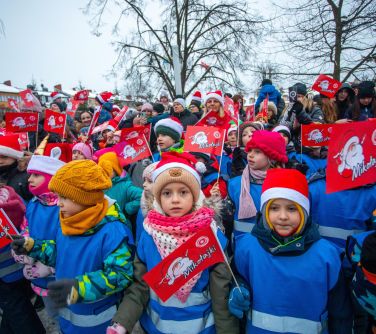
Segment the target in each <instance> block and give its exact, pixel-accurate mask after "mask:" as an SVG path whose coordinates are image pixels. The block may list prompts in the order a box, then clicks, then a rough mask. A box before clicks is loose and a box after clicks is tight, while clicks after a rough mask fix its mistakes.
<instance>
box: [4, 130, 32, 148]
mask: <svg viewBox="0 0 376 334" xmlns="http://www.w3.org/2000/svg"><path fill="white" fill-rule="evenodd" d="M6 135H18V142H19V143H20V146H21V150H28V149H29V134H28V133H27V132H18V133H14V132H9V131H7V130H6V129H5V128H0V136H6Z"/></svg>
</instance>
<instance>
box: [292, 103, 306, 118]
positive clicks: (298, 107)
mask: <svg viewBox="0 0 376 334" xmlns="http://www.w3.org/2000/svg"><path fill="white" fill-rule="evenodd" d="M303 108H304V107H303V104H302V103H301V102H299V101H296V102H295V103H294V104H293V106H292V108H291V110H292V112H293V113H295V115H296V116H298V115H300V113H301V112H302V111H303Z"/></svg>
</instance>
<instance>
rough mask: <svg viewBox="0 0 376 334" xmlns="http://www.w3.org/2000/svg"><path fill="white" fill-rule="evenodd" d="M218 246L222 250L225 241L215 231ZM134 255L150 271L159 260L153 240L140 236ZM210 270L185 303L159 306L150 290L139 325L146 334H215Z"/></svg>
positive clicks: (172, 301)
mask: <svg viewBox="0 0 376 334" xmlns="http://www.w3.org/2000/svg"><path fill="white" fill-rule="evenodd" d="M217 235H218V238H219V240H220V243H221V245H222V247H223V248H225V245H226V242H227V239H226V237H225V236H224V235H223V234H222V233H221V232H219V231H218V233H217ZM137 255H138V257H139V259H140V260H141V261H142V262H143V263H145V265H146V267H147V270H148V271H149V270H151V269H152V268H153V267H155V266H156V265H157V264H158V263H159V262H161V261H162V258H161V256H160V254H159V252H158V249H157V246H156V245H155V243H154V240H153V238H152V237H151V236H150V235H149V234H147V232H146V231H143V232H142V235H141V238H140V241H139V244H138V246H137ZM209 269H210V268H208V269H206V270H204V271H203V272H202V273H201V277H200V279H199V280H198V281H197V283H196V285H195V286H194V287H193V289H192V291H191V293H190V294H189V297H188V299H187V300H186V302H184V303H182V302H181V301H180V300H179V299H178V298H176V297H175V296H172V297H170V298H169V299H168V300H167V301H166V302H162V301H161V300H160V299H159V297H158V296H157V295H156V294H155V293H154V292H153V291H152V290H151V289H150V290H149V291H150V300H149V303H148V305H147V308H146V311H144V313H143V315H142V317H141V319H140V323H141V325H142V327H143V328H144V330H145V331H146V332H147V333H148V334H167V333H182V334H215V333H216V330H215V326H214V315H213V312H212V306H211V297H210V291H209Z"/></svg>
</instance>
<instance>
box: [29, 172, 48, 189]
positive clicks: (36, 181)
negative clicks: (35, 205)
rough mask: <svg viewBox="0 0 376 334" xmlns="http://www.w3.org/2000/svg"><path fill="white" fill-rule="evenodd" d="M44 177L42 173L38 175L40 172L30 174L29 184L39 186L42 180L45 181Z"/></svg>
mask: <svg viewBox="0 0 376 334" xmlns="http://www.w3.org/2000/svg"><path fill="white" fill-rule="evenodd" d="M45 179H46V178H45V177H44V176H43V175H40V174H34V173H32V174H30V176H29V179H28V181H29V184H30V186H31V187H33V188H35V187H39V186H40V185H41V184H42V183H43V182H44V181H45Z"/></svg>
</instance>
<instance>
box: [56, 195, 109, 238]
mask: <svg viewBox="0 0 376 334" xmlns="http://www.w3.org/2000/svg"><path fill="white" fill-rule="evenodd" d="M107 210H108V201H107V200H106V199H105V200H104V201H103V202H101V203H97V204H96V205H94V206H91V207H89V208H87V209H86V210H83V211H81V212H79V213H77V214H75V215H74V216H71V217H68V218H63V217H62V215H61V213H60V225H61V230H62V232H63V234H64V235H81V234H84V233H85V232H86V231H87V230H89V229H91V228H92V227H94V226H95V225H97V224H98V223H99V222H100V221H101V220H102V219H103V218H104V217H105V216H106V213H107Z"/></svg>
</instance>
